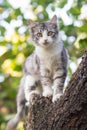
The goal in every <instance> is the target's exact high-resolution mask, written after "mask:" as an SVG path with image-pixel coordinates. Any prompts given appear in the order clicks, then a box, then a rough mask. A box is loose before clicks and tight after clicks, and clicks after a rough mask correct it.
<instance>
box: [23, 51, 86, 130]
mask: <svg viewBox="0 0 87 130" xmlns="http://www.w3.org/2000/svg"><path fill="white" fill-rule="evenodd" d="M24 128H25V130H87V51H86V52H85V54H84V56H83V58H82V61H81V63H80V65H79V67H78V68H77V70H76V72H75V73H74V74H73V75H72V78H71V80H70V82H69V84H68V86H67V88H66V90H65V92H64V94H63V95H62V96H61V97H60V99H58V100H57V101H56V102H55V103H52V99H51V97H50V98H45V97H40V96H38V95H34V98H33V101H32V105H31V106H30V107H29V112H28V118H27V121H26V122H25V124H24Z"/></svg>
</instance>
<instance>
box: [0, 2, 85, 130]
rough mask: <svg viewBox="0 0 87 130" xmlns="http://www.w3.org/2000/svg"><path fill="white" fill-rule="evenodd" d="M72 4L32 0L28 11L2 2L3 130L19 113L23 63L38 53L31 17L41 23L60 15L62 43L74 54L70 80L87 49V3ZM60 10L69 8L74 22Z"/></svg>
mask: <svg viewBox="0 0 87 130" xmlns="http://www.w3.org/2000/svg"><path fill="white" fill-rule="evenodd" d="M20 1H21V2H24V1H22V0H20ZM27 1H28V0H27ZM27 1H26V0H25V2H27ZM72 1H73V2H72V5H71V6H66V5H67V3H69V1H67V0H61V1H57V0H54V1H53V0H31V1H30V2H28V5H27V6H26V8H25V9H24V8H23V3H22V6H21V4H19V6H14V4H11V1H10V0H1V1H0V130H4V129H5V125H6V123H7V121H8V120H9V119H10V118H11V117H12V116H13V115H12V113H15V112H16V105H15V104H16V100H15V99H16V94H17V89H18V85H19V82H20V78H21V76H22V67H23V62H24V60H25V59H26V57H27V56H28V55H30V54H31V53H32V51H33V50H34V46H33V45H32V41H31V40H30V35H29V30H28V26H29V25H28V19H29V18H32V19H33V20H35V21H40V22H41V21H46V20H48V19H49V17H52V16H51V15H52V14H56V15H57V16H58V22H59V25H60V32H61V36H62V40H63V42H64V44H65V46H66V48H67V49H68V52H69V55H70V61H69V77H71V75H72V73H73V70H74V67H75V66H77V65H78V62H79V59H80V57H82V55H83V53H84V51H85V50H86V49H87V12H85V15H84V13H83V11H82V8H83V6H84V5H85V6H86V7H87V1H86V0H72ZM25 2H24V3H25ZM16 3H17V1H16ZM57 9H60V10H63V12H64V9H65V15H67V17H68V18H69V19H70V20H71V22H68V20H67V19H66V17H65V18H64V19H63V18H62V11H61V12H60V13H61V15H58V14H59V12H57V11H56V10H57ZM49 10H50V11H49ZM26 12H27V14H26ZM51 13H52V14H51ZM30 14H32V17H31V15H30ZM63 16H64V14H63ZM72 65H74V67H73V66H72ZM19 127H20V126H19ZM20 129H21V130H22V129H23V128H20Z"/></svg>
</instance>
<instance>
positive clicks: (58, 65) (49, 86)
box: [6, 16, 68, 130]
mask: <svg viewBox="0 0 87 130" xmlns="http://www.w3.org/2000/svg"><path fill="white" fill-rule="evenodd" d="M29 30H30V35H31V38H32V41H33V44H34V46H35V51H34V52H33V54H31V55H30V56H29V57H28V58H27V59H26V61H25V63H24V68H23V77H22V79H21V82H20V87H19V91H18V96H17V114H16V116H15V117H14V119H12V120H11V121H9V122H8V124H7V128H6V130H15V128H16V126H17V124H18V122H19V121H20V120H22V119H23V117H24V113H25V111H24V105H25V101H27V102H28V104H30V101H31V99H32V94H34V93H36V94H40V95H43V96H45V97H49V96H53V98H52V101H53V102H55V101H56V100H57V99H58V98H59V97H60V96H61V95H62V93H63V87H64V82H65V79H66V75H67V59H68V58H67V52H66V49H65V47H64V45H63V43H62V40H61V37H60V34H59V29H58V25H57V17H56V16H54V17H53V18H52V19H51V20H49V21H47V22H43V23H39V22H33V21H32V20H30V21H29Z"/></svg>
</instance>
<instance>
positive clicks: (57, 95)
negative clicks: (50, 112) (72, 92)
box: [52, 93, 62, 103]
mask: <svg viewBox="0 0 87 130" xmlns="http://www.w3.org/2000/svg"><path fill="white" fill-rule="evenodd" d="M61 95H62V93H59V94H56V95H54V96H53V99H52V102H53V103H54V102H55V101H57V100H58V99H59V98H60V96H61Z"/></svg>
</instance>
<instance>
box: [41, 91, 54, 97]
mask: <svg viewBox="0 0 87 130" xmlns="http://www.w3.org/2000/svg"><path fill="white" fill-rule="evenodd" d="M52 95H53V92H52V90H46V91H44V92H43V96H44V97H50V96H52Z"/></svg>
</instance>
